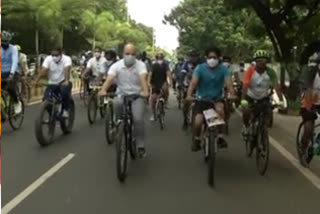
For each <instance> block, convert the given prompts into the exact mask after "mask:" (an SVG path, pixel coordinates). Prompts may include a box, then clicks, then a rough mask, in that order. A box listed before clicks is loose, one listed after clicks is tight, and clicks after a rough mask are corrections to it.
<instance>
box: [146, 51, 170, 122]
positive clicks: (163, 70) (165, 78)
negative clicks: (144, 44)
mask: <svg viewBox="0 0 320 214" xmlns="http://www.w3.org/2000/svg"><path fill="white" fill-rule="evenodd" d="M171 78H172V77H171V72H170V69H169V66H168V64H166V63H165V62H164V56H163V54H157V56H156V62H155V63H154V64H153V65H152V67H151V73H150V75H149V81H148V82H149V87H150V88H151V89H152V95H151V108H152V116H151V118H150V120H151V121H154V119H155V106H156V101H157V98H158V96H159V95H160V93H161V90H162V92H163V96H164V99H165V101H166V102H167V101H168V96H169V87H170V85H171V82H172V79H171Z"/></svg>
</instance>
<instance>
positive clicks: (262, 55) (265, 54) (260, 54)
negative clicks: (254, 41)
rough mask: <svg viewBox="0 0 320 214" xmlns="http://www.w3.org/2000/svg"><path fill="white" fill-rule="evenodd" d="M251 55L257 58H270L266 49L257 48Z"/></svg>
mask: <svg viewBox="0 0 320 214" xmlns="http://www.w3.org/2000/svg"><path fill="white" fill-rule="evenodd" d="M253 57H254V59H259V58H266V59H270V54H269V52H268V51H265V50H258V51H257V52H255V53H254V56H253Z"/></svg>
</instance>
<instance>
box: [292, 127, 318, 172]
mask: <svg viewBox="0 0 320 214" xmlns="http://www.w3.org/2000/svg"><path fill="white" fill-rule="evenodd" d="M318 126H319V125H316V126H315V128H316V127H318ZM303 133H304V122H301V123H300V125H299V128H298V133H297V137H296V148H297V154H298V158H299V161H300V163H301V165H303V166H304V167H308V166H309V164H310V162H311V161H312V159H313V139H311V141H310V142H309V144H308V146H307V148H305V146H304V145H303V144H302V136H303Z"/></svg>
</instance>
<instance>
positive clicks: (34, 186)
mask: <svg viewBox="0 0 320 214" xmlns="http://www.w3.org/2000/svg"><path fill="white" fill-rule="evenodd" d="M74 156H75V155H74V154H73V153H70V154H68V155H67V156H66V157H65V158H63V159H62V160H61V161H59V162H58V163H57V164H56V165H54V166H53V167H52V168H51V169H49V170H48V171H47V172H46V173H44V174H43V175H42V176H41V177H40V178H38V179H37V180H36V181H34V182H33V183H32V184H30V185H29V186H28V187H27V188H26V189H24V190H23V191H22V192H21V193H19V194H18V195H17V196H16V197H14V198H13V199H12V200H11V201H9V202H8V203H7V204H6V205H5V206H4V207H3V208H2V209H1V212H2V214H8V213H9V212H11V211H12V210H13V209H14V208H15V207H16V206H17V205H19V204H20V203H21V202H22V201H23V200H24V199H26V198H27V197H28V196H29V195H30V194H31V193H33V192H34V191H35V190H36V189H37V188H39V187H40V186H41V185H42V184H43V183H44V182H46V181H47V180H48V179H49V178H50V177H52V176H53V175H54V174H55V173H56V172H57V171H58V170H60V169H61V168H62V167H63V166H64V165H66V164H67V163H68V162H69V161H70V160H71V159H72V158H74Z"/></svg>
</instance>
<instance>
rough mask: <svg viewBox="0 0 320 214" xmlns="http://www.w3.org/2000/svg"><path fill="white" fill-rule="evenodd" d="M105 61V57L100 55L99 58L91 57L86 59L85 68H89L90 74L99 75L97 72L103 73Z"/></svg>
mask: <svg viewBox="0 0 320 214" xmlns="http://www.w3.org/2000/svg"><path fill="white" fill-rule="evenodd" d="M106 63H107V60H106V58H104V57H102V56H101V57H100V58H99V60H97V59H96V58H95V57H93V58H91V59H90V60H89V61H88V63H87V68H90V69H91V71H92V74H93V75H94V76H99V74H104V73H105V72H106V69H105V66H106Z"/></svg>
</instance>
